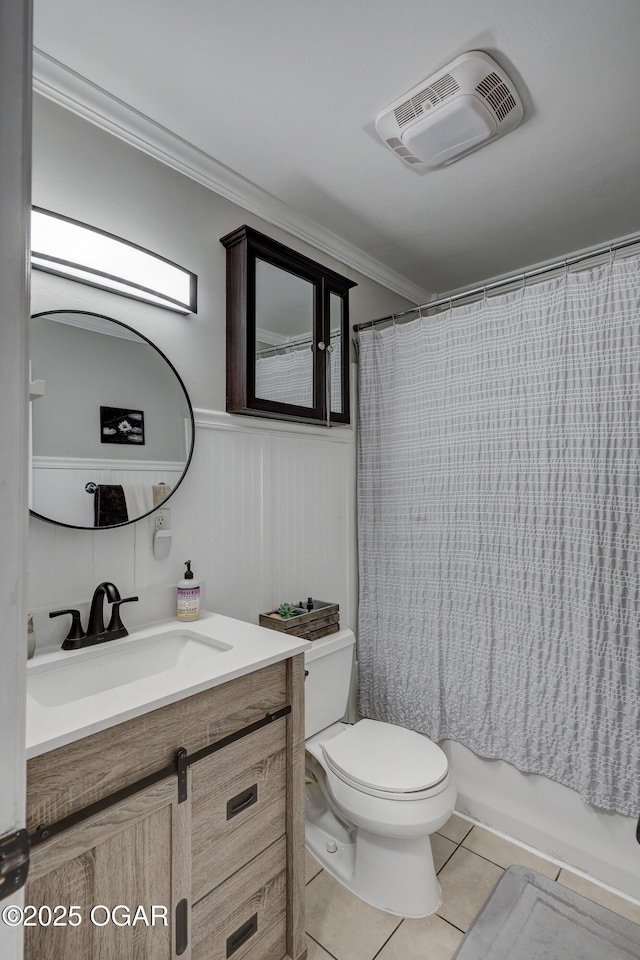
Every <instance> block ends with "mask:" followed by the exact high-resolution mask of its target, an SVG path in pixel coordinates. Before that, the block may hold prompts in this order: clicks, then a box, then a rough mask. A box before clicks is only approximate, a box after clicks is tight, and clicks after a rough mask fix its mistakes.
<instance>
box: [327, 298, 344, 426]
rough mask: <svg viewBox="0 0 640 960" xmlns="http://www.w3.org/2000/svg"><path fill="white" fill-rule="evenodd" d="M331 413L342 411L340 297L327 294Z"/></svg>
mask: <svg viewBox="0 0 640 960" xmlns="http://www.w3.org/2000/svg"><path fill="white" fill-rule="evenodd" d="M329 330H330V335H331V352H330V354H329V374H330V377H331V387H330V390H331V413H342V297H339V296H338V294H337V293H330V294H329Z"/></svg>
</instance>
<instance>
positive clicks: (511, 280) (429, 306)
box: [353, 233, 640, 333]
mask: <svg viewBox="0 0 640 960" xmlns="http://www.w3.org/2000/svg"><path fill="white" fill-rule="evenodd" d="M639 244H640V233H637V234H635V235H634V236H632V237H628V238H627V239H626V240H616V241H614V242H613V243H608V244H606V246H603V247H598V248H597V249H596V250H591V251H589V252H588V253H579V254H575V255H574V256H571V257H565V258H563V259H561V260H554V261H553V262H552V263H548V264H547V265H546V266H544V267H537V268H534V269H532V270H522V271H520V273H514V274H511V275H510V276H508V277H504V278H503V279H502V280H494V281H491V282H489V283H484V284H482V285H481V286H479V287H473V289H470V290H463V291H462V292H461V293H454V294H452V295H451V296H449V297H440V298H439V299H438V300H430V301H429V302H428V303H423V304H421V305H420V306H416V307H409V308H408V309H407V310H401V311H400V312H399V313H391V314H389V316H387V317H378V319H377V320H366V321H365V322H364V323H354V325H353V332H354V333H358V331H359V330H366V329H368V328H369V327H377V326H378V324H380V323H389V322H390V321H394V322H395V321H396V320H401V319H402V318H403V317H409V316H410V315H411V314H412V313H421V312H422V311H423V310H435V309H436V308H437V307H445V306H447V307H450V306H452V305H453V304H460V303H463V302H465V301H467V300H473V299H474V297H479V296H485V295H486V294H487V293H489V291H491V290H501V289H503V287H510V286H513V285H514V284H516V283H520V284H526V283H527V281H528V280H532V279H533V278H536V279H537V278H539V277H543V276H546V274H548V273H555V272H556V271H558V270H568V269H569V267H573V266H575V265H576V264H577V263H585V262H586V261H587V260H595V259H597V258H598V257H604V256H607V255H609V256H613V255H614V254H615V253H617V252H618V250H626V249H627V247H635V246H638V245H639Z"/></svg>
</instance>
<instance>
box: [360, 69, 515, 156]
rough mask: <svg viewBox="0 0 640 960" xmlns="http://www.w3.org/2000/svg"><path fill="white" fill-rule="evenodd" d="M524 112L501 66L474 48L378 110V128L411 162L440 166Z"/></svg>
mask: <svg viewBox="0 0 640 960" xmlns="http://www.w3.org/2000/svg"><path fill="white" fill-rule="evenodd" d="M523 116H524V111H523V108H522V103H521V101H520V98H519V96H518V92H517V90H516V88H515V87H514V85H513V84H512V83H511V80H510V79H509V77H508V76H507V75H506V73H505V72H504V70H503V69H502V68H501V67H500V66H499V65H498V64H497V63H496V62H495V60H493V59H492V58H491V57H490V56H489V55H488V54H486V53H483V52H482V51H480V50H472V51H470V52H469V53H463V54H462V56H460V57H457V58H456V59H455V60H453V61H452V62H451V63H449V64H447V66H446V67H444V68H443V69H442V70H440V71H439V72H438V73H435V74H433V75H432V76H430V77H428V78H427V79H426V80H423V82H422V83H419V84H418V85H417V86H415V87H414V88H413V89H412V90H409V92H408V93H406V94H405V95H404V96H403V97H399V98H398V99H397V100H396V101H394V103H392V104H390V105H389V106H388V107H386V108H385V109H384V110H382V111H381V112H380V113H379V114H378V116H377V117H376V131H377V133H378V135H379V136H380V137H381V138H382V139H383V140H384V141H385V143H386V144H387V145H388V146H389V147H390V148H391V149H392V150H393V151H394V153H396V154H397V155H398V156H399V157H401V158H402V159H403V160H405V161H406V162H407V163H409V164H411V165H412V166H416V167H417V166H420V165H422V166H425V167H440V166H444V165H445V164H449V163H453V161H454V160H458V159H459V158H460V157H463V156H466V154H467V153H471V152H472V151H474V150H478V149H479V147H481V146H484V144H485V143H489V142H490V141H491V140H497V139H498V138H499V137H503V136H504V135H505V134H506V133H509V132H510V131H511V130H513V129H515V127H517V126H518V124H519V123H520V121H521V120H522V118H523Z"/></svg>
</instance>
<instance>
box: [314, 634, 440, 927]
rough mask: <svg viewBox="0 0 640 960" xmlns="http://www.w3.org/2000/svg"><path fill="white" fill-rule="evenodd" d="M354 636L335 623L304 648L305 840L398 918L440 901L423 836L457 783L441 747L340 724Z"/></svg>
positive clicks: (378, 728)
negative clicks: (334, 629) (334, 628)
mask: <svg viewBox="0 0 640 960" xmlns="http://www.w3.org/2000/svg"><path fill="white" fill-rule="evenodd" d="M354 644H355V637H354V635H353V632H352V631H351V630H341V631H340V632H339V633H334V634H332V635H331V636H328V637H324V638H322V639H320V640H314V641H313V648H312V649H311V650H309V651H307V653H306V654H305V663H306V669H307V671H308V673H307V677H306V682H305V723H306V728H305V737H306V741H305V747H306V779H307V786H306V843H307V847H308V848H309V850H310V851H311V853H313V855H314V856H315V857H316V858H317V859H318V860H319V861H320V863H321V864H322V865H323V867H324V868H325V869H326V870H327V871H328V872H329V873H331V874H332V875H333V876H334V877H336V878H337V879H338V880H340V881H341V882H342V883H343V884H344V885H345V886H346V887H348V888H349V889H350V890H352V891H353V892H354V893H355V894H357V896H359V897H361V898H362V899H363V900H366V901H367V903H371V904H373V905H374V906H375V907H379V908H380V909H382V910H387V911H389V912H390V913H396V914H400V915H401V916H404V917H425V916H428V915H429V914H431V913H433V912H434V911H435V910H436V909H437V908H438V906H439V904H440V885H439V884H438V881H437V879H436V874H435V869H434V866H433V858H432V855H431V844H430V841H429V834H431V833H433V832H434V831H435V830H438V829H439V827H441V826H442V825H443V824H444V823H445V822H446V821H447V820H448V819H449V817H450V816H451V813H452V811H453V808H454V804H455V800H456V789H455V787H454V785H453V783H452V780H451V776H450V774H449V764H448V760H447V757H446V756H445V754H444V753H443V751H442V750H441V749H440V748H439V747H438V746H437V745H436V744H435V743H432V742H431V741H430V740H427V738H426V737H423V736H422V735H421V734H418V733H414V732H413V731H412V730H406V729H405V728H403V727H398V726H395V725H394V724H390V723H381V722H379V721H377V720H359V721H358V723H355V724H346V723H340V722H337V721H340V720H341V718H342V717H343V716H344V714H345V711H346V708H347V701H348V698H349V689H350V681H351V669H352V664H353V649H354Z"/></svg>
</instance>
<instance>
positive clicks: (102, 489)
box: [93, 483, 129, 527]
mask: <svg viewBox="0 0 640 960" xmlns="http://www.w3.org/2000/svg"><path fill="white" fill-rule="evenodd" d="M128 519H129V515H128V513H127V504H126V502H125V499H124V490H123V489H122V484H120V483H99V484H98V486H97V487H96V492H95V500H94V524H93V525H94V527H112V526H114V524H117V523H126V522H127V520H128Z"/></svg>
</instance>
